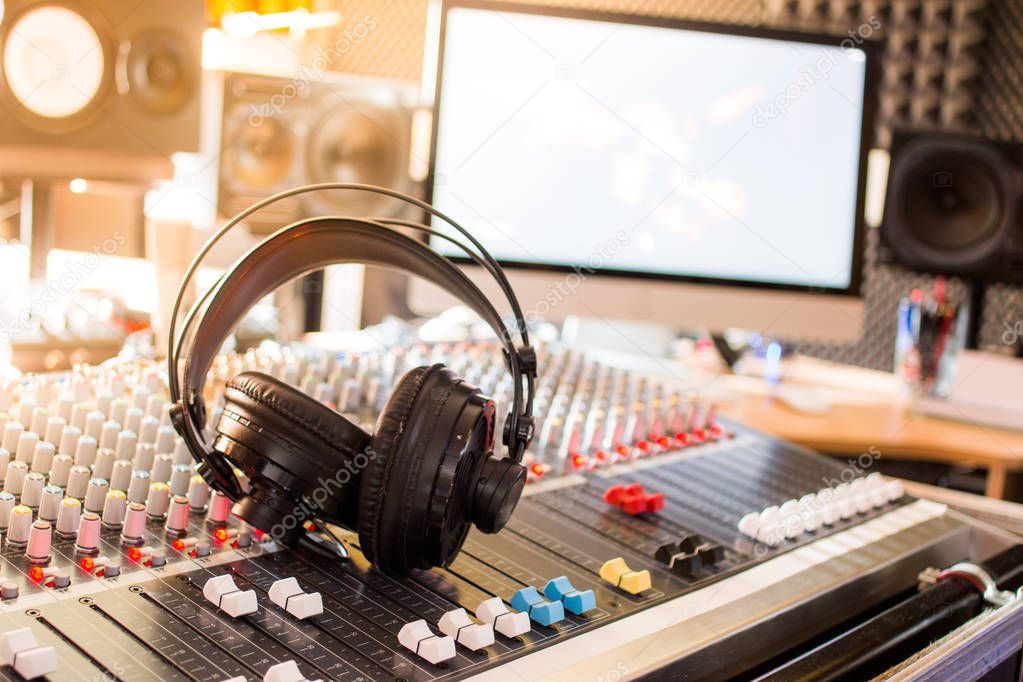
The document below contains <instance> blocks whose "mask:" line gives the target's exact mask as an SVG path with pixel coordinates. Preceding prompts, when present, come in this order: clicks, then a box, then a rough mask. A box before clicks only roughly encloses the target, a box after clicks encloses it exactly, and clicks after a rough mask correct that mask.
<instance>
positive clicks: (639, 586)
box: [618, 570, 650, 594]
mask: <svg viewBox="0 0 1023 682" xmlns="http://www.w3.org/2000/svg"><path fill="white" fill-rule="evenodd" d="M618 587H620V588H622V589H623V590H625V591H626V592H628V593H629V594H639V593H640V592H643V591H645V590H649V589H650V571H647V570H642V571H629V572H628V573H626V574H625V575H623V576H622V577H621V579H620V580H619V581H618Z"/></svg>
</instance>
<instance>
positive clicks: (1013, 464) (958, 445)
mask: <svg viewBox="0 0 1023 682" xmlns="http://www.w3.org/2000/svg"><path fill="white" fill-rule="evenodd" d="M727 383H728V391H727V393H728V395H727V397H725V398H724V399H723V400H722V402H721V404H720V410H721V413H722V414H724V415H726V416H729V417H732V418H734V419H737V420H738V421H741V422H744V423H746V424H749V425H750V426H752V427H754V428H756V429H760V430H762V431H765V432H767V433H770V434H772V435H775V436H778V437H780V438H784V439H786V440H790V441H793V442H796V443H799V444H801V445H805V446H806V447H810V448H813V449H815V450H821V451H824V452H828V453H836V454H843V455H857V454H860V453H865V452H870V451H871V448H874V449H876V451H877V452H880V456H881V457H885V456H889V457H893V458H899V459H918V460H927V461H938V462H948V463H956V464H970V465H976V466H980V467H985V468H987V469H988V470H989V476H988V483H987V494H988V495H989V496H991V497H997V498H1003V497H1004V496H1005V492H1006V491H1005V488H1006V476H1007V475H1008V474H1010V473H1012V472H1020V471H1023V432H1018V431H1010V430H1006V429H1002V428H997V427H993V426H987V425H984V424H979V423H976V422H970V421H953V420H947V419H939V418H936V417H929V416H926V415H924V414H922V413H920V412H919V410H917V409H915V408H914V407H913V406H912V405H910V404H906V403H904V402H901V401H899V400H898V399H897V397H896V396H895V395H894V394H892V393H890V392H888V391H885V390H881V391H877V392H871V391H862V390H857V391H855V392H854V394H853V395H849V396H848V398H849V399H848V400H844V399H843V395H844V392H842V391H837V390H834V389H824V393H825V395H827V397H828V402H829V403H830V407H829V409H828V410H827V411H826V412H823V413H822V414H809V413H804V412H798V411H796V410H794V409H792V408H791V407H789V406H788V405H786V404H785V403H784V402H782V401H781V400H779V399H776V398H773V397H771V395H769V394H768V393H767V392H766V391H765V390H764V388H763V381H761V380H758V379H753V378H751V377H729V380H728V382H727Z"/></svg>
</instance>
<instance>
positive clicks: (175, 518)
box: [167, 495, 188, 534]
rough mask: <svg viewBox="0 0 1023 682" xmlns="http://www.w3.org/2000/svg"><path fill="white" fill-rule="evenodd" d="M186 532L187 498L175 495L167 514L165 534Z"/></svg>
mask: <svg viewBox="0 0 1023 682" xmlns="http://www.w3.org/2000/svg"><path fill="white" fill-rule="evenodd" d="M187 530H188V498H187V497H185V496H183V495H175V496H174V498H173V499H172V500H171V503H170V511H169V512H168V513H167V532H168V533H176V534H182V533H184V532H186V531H187Z"/></svg>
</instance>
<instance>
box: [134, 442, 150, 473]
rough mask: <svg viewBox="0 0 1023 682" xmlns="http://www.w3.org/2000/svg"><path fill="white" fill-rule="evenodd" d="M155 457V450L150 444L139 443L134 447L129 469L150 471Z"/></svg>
mask: <svg viewBox="0 0 1023 682" xmlns="http://www.w3.org/2000/svg"><path fill="white" fill-rule="evenodd" d="M155 457H156V448H154V447H153V445H152V443H139V444H138V445H137V446H136V447H135V457H134V458H133V459H132V460H131V467H132V468H133V469H136V470H142V471H152V470H153V460H154V458H155Z"/></svg>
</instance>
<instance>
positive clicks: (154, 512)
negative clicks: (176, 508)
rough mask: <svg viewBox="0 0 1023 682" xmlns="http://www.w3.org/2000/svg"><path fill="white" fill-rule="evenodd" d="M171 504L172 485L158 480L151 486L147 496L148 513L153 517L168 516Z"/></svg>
mask: <svg viewBox="0 0 1023 682" xmlns="http://www.w3.org/2000/svg"><path fill="white" fill-rule="evenodd" d="M169 506H170V487H168V485H167V484H166V483H163V482H161V481H156V482H155V483H153V484H151V485H150V486H149V494H148V495H147V496H146V514H147V515H148V516H149V518H151V519H162V518H164V517H165V516H167V508H168V507H169Z"/></svg>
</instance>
